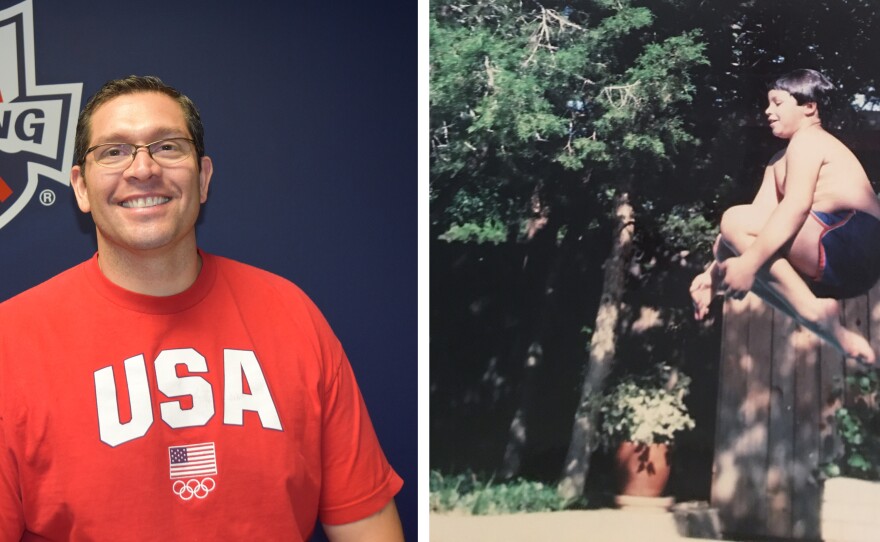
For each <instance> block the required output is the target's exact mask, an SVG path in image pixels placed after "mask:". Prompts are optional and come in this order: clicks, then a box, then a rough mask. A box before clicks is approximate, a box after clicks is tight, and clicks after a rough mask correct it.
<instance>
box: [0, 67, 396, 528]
mask: <svg viewBox="0 0 880 542" xmlns="http://www.w3.org/2000/svg"><path fill="white" fill-rule="evenodd" d="M212 173H213V165H212V162H211V159H210V158H209V157H207V156H205V149H204V134H203V128H202V123H201V120H200V118H199V114H198V112H197V110H196V108H195V106H194V105H193V103H192V102H191V101H190V100H189V99H188V98H187V97H186V96H184V95H182V94H180V93H179V92H178V91H176V90H175V89H173V88H171V87H169V86H167V85H165V84H164V83H162V81H160V80H159V79H157V78H155V77H136V76H131V77H128V78H125V79H120V80H115V81H111V82H109V83H107V84H106V85H105V86H104V87H102V88H101V89H100V90H99V92H98V93H97V94H96V95H95V96H94V97H93V98H92V99H91V100H90V101H89V103H88V104H87V105H86V107H85V108H84V109H83V111H82V113H81V115H80V119H79V123H78V125H77V135H76V165H75V166H74V167H73V169H72V171H71V184H72V186H73V189H74V192H75V195H76V200H77V202H78V205H79V208H80V209H81V210H82V211H83V212H86V213H89V214H91V216H92V218H93V220H94V222H95V229H96V234H97V241H98V251H97V253H96V254H95V255H94V256H93V257H92V258H91V259H89V260H88V261H86V262H84V263H82V264H80V265H78V266H76V267H74V268H71V269H69V270H67V271H65V272H64V273H61V274H60V275H58V276H56V277H54V278H52V279H50V280H49V281H47V282H45V283H43V284H41V285H40V286H37V287H36V288H34V289H32V290H29V291H27V292H24V293H23V294H20V295H18V296H16V297H14V298H13V299H11V300H9V301H7V302H5V303H3V304H0V330H2V334H0V539H2V540H53V541H61V540H70V541H77V540H117V541H126V540H131V541H135V540H137V541H144V540H176V539H198V540H296V541H301V540H307V539H308V538H309V536H310V535H311V532H312V531H313V529H314V526H315V523H316V521H321V522H322V523H323V524H324V528H325V532H326V533H327V535H328V537H329V538H330V539H331V540H332V541H334V542H336V541H340V542H347V541H355V540H357V541H370V540H376V541H379V540H381V541H398V540H402V539H403V535H402V530H401V526H400V520H399V518H398V515H397V510H396V508H395V505H394V495H395V494H396V493H397V492H398V491H399V489H400V487H401V485H402V481H401V480H400V478H399V477H398V476H397V474H396V473H395V472H394V471H393V470H392V468H391V467H390V465H389V464H388V462H387V461H386V459H385V457H384V455H383V453H382V451H381V449H380V447H379V444H378V441H377V439H376V435H375V432H374V431H373V428H372V425H371V423H370V419H369V416H368V414H367V411H366V408H365V406H364V403H363V400H362V398H361V395H360V392H359V391H358V387H357V384H356V382H355V380H354V375H353V373H352V370H351V367H350V365H349V363H348V360H347V359H346V356H345V353H344V352H343V350H342V347H341V345H340V344H339V341H338V340H337V338H336V337H335V336H334V334H333V332H332V331H331V330H330V328H329V326H328V325H327V323H326V321H325V320H324V318H323V317H322V316H321V314H320V312H319V311H318V309H317V308H316V307H315V306H314V305H313V304H312V302H311V301H310V300H309V299H308V298H307V297H306V296H305V295H304V294H303V293H302V292H301V291H300V290H299V289H298V288H297V287H296V286H295V285H293V284H292V283H290V282H288V281H287V280H285V279H283V278H281V277H278V276H276V275H273V274H270V273H268V272H266V271H262V270H259V269H256V268H253V267H250V266H247V265H244V264H241V263H237V262H234V261H232V260H228V259H225V258H221V257H219V256H214V255H211V254H208V253H205V252H203V251H200V250H199V249H198V247H197V243H196V234H195V223H196V219H197V217H198V214H199V209H200V206H201V204H203V203H204V202H205V201H206V200H207V197H208V188H209V186H210V182H211V174H212Z"/></svg>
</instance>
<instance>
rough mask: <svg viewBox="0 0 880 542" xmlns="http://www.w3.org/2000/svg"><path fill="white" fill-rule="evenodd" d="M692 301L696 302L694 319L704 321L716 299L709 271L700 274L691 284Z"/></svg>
mask: <svg viewBox="0 0 880 542" xmlns="http://www.w3.org/2000/svg"><path fill="white" fill-rule="evenodd" d="M690 292H691V299H692V300H693V302H694V318H696V319H697V320H702V319H703V318H705V317H706V315H707V314H709V305H711V304H712V298H713V297H715V292H714V288H712V276H711V274H710V272H709V271H705V272H703V273H700V274H699V275H697V276H696V277H694V280H693V281H692V282H691V288H690Z"/></svg>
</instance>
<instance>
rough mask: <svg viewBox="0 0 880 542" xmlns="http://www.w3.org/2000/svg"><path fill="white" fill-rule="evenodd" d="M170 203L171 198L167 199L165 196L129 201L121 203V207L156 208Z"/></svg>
mask: <svg viewBox="0 0 880 542" xmlns="http://www.w3.org/2000/svg"><path fill="white" fill-rule="evenodd" d="M169 201H171V198H167V197H164V196H149V197H144V198H132V199H127V200H125V201H123V202H121V203H120V204H119V205H120V206H122V207H125V208H127V209H142V208H144V207H155V206H156V205H162V204H163V203H168V202H169Z"/></svg>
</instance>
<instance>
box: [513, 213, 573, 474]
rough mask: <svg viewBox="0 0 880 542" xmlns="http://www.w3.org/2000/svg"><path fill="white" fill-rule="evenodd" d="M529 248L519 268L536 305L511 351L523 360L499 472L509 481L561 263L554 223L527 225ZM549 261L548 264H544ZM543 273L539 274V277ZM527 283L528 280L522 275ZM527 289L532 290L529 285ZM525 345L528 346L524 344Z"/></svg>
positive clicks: (524, 433)
mask: <svg viewBox="0 0 880 542" xmlns="http://www.w3.org/2000/svg"><path fill="white" fill-rule="evenodd" d="M530 232H531V233H530V235H529V240H530V243H531V247H530V250H529V251H528V252H527V254H526V257H525V260H524V261H523V270H524V271H526V272H527V273H526V274H529V271H530V272H531V273H533V274H534V275H536V279H535V281H536V282H537V283H538V284H539V288H538V289H537V290H536V291H534V293H533V294H532V295H530V301H529V302H528V303H527V305H531V306H534V307H536V308H537V309H538V310H537V311H534V313H533V316H532V318H531V319H530V322H529V323H528V324H527V329H526V330H524V332H523V333H522V335H521V339H522V341H519V340H518V341H517V346H516V347H515V348H514V350H513V354H512V355H513V356H514V359H520V360H521V359H523V357H524V361H522V373H521V376H520V383H519V404H518V405H517V409H516V412H515V413H514V415H513V419H512V420H511V422H510V426H509V427H508V431H507V445H506V446H505V448H504V458H503V459H502V463H501V469H500V471H499V475H500V477H501V479H502V480H510V479H512V478H513V477H515V476H517V475H519V473H520V469H521V468H522V462H523V456H524V455H525V451H526V445H527V444H528V436H529V421H530V420H531V418H532V410H533V407H534V403H535V400H536V396H537V395H538V393H540V392H539V390H538V389H537V382H536V380H537V374H536V373H537V372H538V371H539V370H540V368H541V367H542V366H543V363H544V347H543V343H544V340H545V338H546V336H547V330H548V326H550V325H552V324H551V321H552V315H553V312H554V310H555V306H556V299H555V298H556V295H555V292H556V280H557V277H558V275H559V268H560V267H561V265H562V259H563V254H562V251H560V250H558V248H557V247H556V235H557V233H558V232H559V228H558V226H556V224H555V223H548V222H545V221H542V222H541V223H540V224H538V225H536V226H535V227H534V228H530ZM548 260H549V263H548ZM542 275H543V277H542ZM526 281H527V282H528V283H531V282H532V281H531V280H530V279H528V278H526ZM529 290H532V288H531V287H530V288H529ZM526 345H528V346H526Z"/></svg>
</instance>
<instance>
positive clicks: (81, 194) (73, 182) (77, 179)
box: [70, 165, 91, 213]
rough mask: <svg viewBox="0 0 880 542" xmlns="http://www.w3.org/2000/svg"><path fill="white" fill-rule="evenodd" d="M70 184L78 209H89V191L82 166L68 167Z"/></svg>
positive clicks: (86, 211)
mask: <svg viewBox="0 0 880 542" xmlns="http://www.w3.org/2000/svg"><path fill="white" fill-rule="evenodd" d="M70 186H72V187H73V195H74V196H76V204H77V206H79V210H80V211H82V212H84V213H88V212H89V211H91V206H90V205H89V191H88V187H86V177H85V173H84V172H83V169H82V166H79V165H77V166H73V167H72V168H70Z"/></svg>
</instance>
